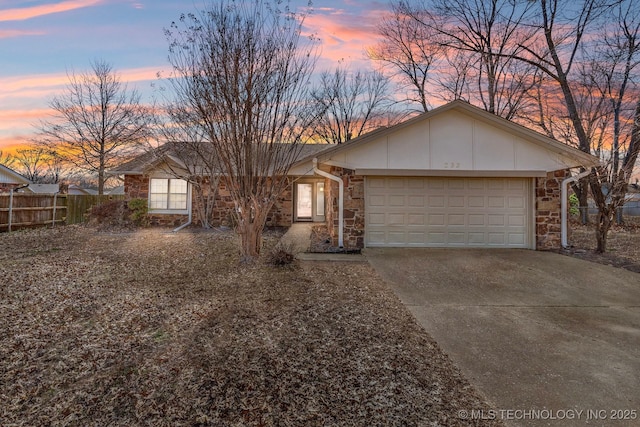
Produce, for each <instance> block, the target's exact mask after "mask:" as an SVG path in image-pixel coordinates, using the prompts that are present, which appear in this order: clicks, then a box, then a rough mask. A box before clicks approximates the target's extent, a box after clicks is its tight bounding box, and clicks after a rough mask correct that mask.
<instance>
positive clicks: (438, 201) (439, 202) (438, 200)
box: [427, 196, 445, 208]
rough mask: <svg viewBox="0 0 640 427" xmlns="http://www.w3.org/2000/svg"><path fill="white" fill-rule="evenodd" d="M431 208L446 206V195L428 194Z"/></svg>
mask: <svg viewBox="0 0 640 427" xmlns="http://www.w3.org/2000/svg"><path fill="white" fill-rule="evenodd" d="M428 201H429V204H428V206H427V207H429V208H444V201H445V196H428Z"/></svg>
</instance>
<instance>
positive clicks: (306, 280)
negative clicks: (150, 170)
mask: <svg viewBox="0 0 640 427" xmlns="http://www.w3.org/2000/svg"><path fill="white" fill-rule="evenodd" d="M277 237H278V236H277V235H275V234H270V235H268V236H267V243H266V245H267V248H266V250H268V248H269V246H272V245H273V244H274V243H275V242H276V241H277ZM235 239H236V238H235V236H234V235H233V234H232V233H231V232H190V231H186V232H181V233H178V234H173V233H169V232H166V231H165V230H158V229H154V230H149V229H147V230H141V231H136V232H131V233H120V234H115V233H108V232H97V231H96V230H94V229H91V228H86V227H81V226H68V227H61V228H56V229H54V230H51V229H39V230H31V231H21V232H14V233H11V234H7V233H4V234H0V248H2V250H1V252H0V402H2V403H1V404H0V425H2V426H14V425H15V426H21V425H24V426H36V425H56V426H58V425H60V426H62V425H69V426H94V425H95V426H107V425H109V426H138V425H149V426H182V425H185V426H187V425H188V426H205V425H211V426H214V425H215V426H218V425H228V426H245V425H255V426H262V425H267V426H271V425H277V426H289V425H292V426H296V425H299V426H314V425H317V426H325V425H345V426H353V425H403V426H404V425H407V426H430V425H470V421H469V420H466V419H460V418H459V417H458V413H459V411H461V410H466V411H470V410H472V409H473V410H482V409H484V410H485V412H486V411H487V410H488V409H489V406H488V405H487V403H486V402H485V401H484V400H483V399H482V398H481V397H480V396H479V395H478V394H477V392H476V391H474V389H473V388H472V387H471V386H470V385H469V383H468V382H467V380H466V379H464V378H463V377H462V376H461V374H460V372H459V371H458V369H457V368H456V367H455V366H453V365H452V363H451V361H450V360H449V359H448V357H447V356H446V355H444V354H443V353H442V351H441V350H440V349H439V348H438V346H437V344H436V343H435V342H434V341H433V340H432V339H431V338H430V337H429V335H428V334H427V333H426V332H424V331H423V330H422V329H421V328H420V327H419V326H418V325H417V324H416V322H415V321H414V320H413V318H412V317H411V315H410V314H409V313H408V312H407V311H406V309H405V308H404V307H403V306H402V304H401V303H400V302H399V300H398V299H397V298H396V297H395V296H394V295H393V293H391V292H390V290H389V289H388V288H387V287H386V286H385V285H384V283H383V282H382V281H381V279H380V278H379V277H378V276H377V275H376V274H375V273H374V272H373V271H372V269H371V268H370V267H369V266H368V265H367V264H359V263H356V264H353V263H349V264H348V263H301V264H294V265H292V266H289V267H284V268H283V267H273V266H269V265H267V264H265V263H258V264H257V265H254V266H240V265H238V264H237V249H236V246H235V244H236V243H235ZM476 422H477V425H497V424H499V423H498V422H493V421H489V420H478V421H476Z"/></svg>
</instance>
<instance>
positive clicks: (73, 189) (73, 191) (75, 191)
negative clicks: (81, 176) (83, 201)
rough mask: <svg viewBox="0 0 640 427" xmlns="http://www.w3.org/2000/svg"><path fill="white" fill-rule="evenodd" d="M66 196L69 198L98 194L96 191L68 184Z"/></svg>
mask: <svg viewBox="0 0 640 427" xmlns="http://www.w3.org/2000/svg"><path fill="white" fill-rule="evenodd" d="M67 194H69V195H71V196H95V195H96V194H98V191H97V190H94V189H92V188H84V187H80V186H79V185H76V184H70V185H69V188H68V189H67Z"/></svg>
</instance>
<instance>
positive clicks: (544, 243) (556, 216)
mask: <svg viewBox="0 0 640 427" xmlns="http://www.w3.org/2000/svg"><path fill="white" fill-rule="evenodd" d="M568 176H569V171H568V170H558V171H555V172H549V173H548V174H547V176H546V177H544V178H536V249H538V250H552V249H560V248H561V247H562V238H561V233H562V222H561V221H562V219H561V215H560V213H561V202H562V181H564V180H565V179H566V178H567V177H568Z"/></svg>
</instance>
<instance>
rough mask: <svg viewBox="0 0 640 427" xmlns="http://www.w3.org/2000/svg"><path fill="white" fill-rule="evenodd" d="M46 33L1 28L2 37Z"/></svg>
mask: <svg viewBox="0 0 640 427" xmlns="http://www.w3.org/2000/svg"><path fill="white" fill-rule="evenodd" d="M44 34H45V33H44V32H43V31H23V30H0V39H8V38H11V37H22V36H41V35H44Z"/></svg>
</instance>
